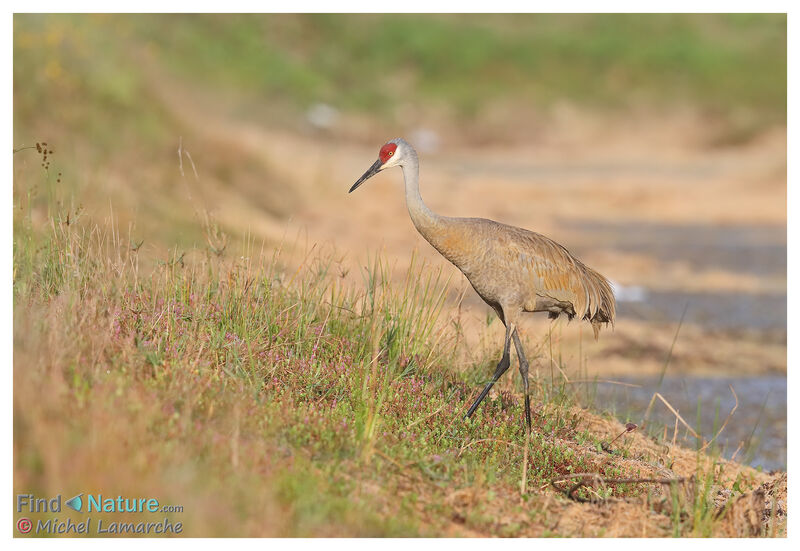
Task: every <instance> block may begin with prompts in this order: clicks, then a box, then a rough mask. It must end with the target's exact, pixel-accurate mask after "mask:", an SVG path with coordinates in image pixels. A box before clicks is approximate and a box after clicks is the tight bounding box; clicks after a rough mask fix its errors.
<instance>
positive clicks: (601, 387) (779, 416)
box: [586, 376, 786, 471]
mask: <svg viewBox="0 0 800 551" xmlns="http://www.w3.org/2000/svg"><path fill="white" fill-rule="evenodd" d="M616 380H617V381H619V382H625V383H632V384H638V385H641V386H640V387H626V386H621V385H614V384H607V383H597V384H590V385H588V386H589V388H588V396H587V398H586V401H587V402H589V403H590V404H591V405H593V406H594V407H596V408H599V409H605V410H608V411H611V412H612V413H614V414H615V415H616V416H617V417H618V418H619V419H620V420H622V421H624V422H628V421H630V422H633V423H637V424H641V421H642V419H643V416H644V414H645V412H646V410H647V406H648V404H649V403H650V400H651V398H652V397H653V393H654V392H659V393H660V394H661V395H662V396H664V398H665V399H666V400H667V401H668V402H669V403H670V404H671V405H672V407H674V408H675V409H676V410H677V411H678V412H679V413H680V415H681V416H682V417H683V418H684V419H685V420H686V422H687V423H689V425H691V426H692V427H693V428H694V429H695V430H697V410H698V400H699V401H700V430H699V431H698V432H699V433H700V434H701V435H702V436H703V437H704V438H705V439H706V440H708V439H710V438H711V437H712V436H713V435H714V434H715V433H716V432H717V430H719V427H720V426H721V425H722V423H723V422H724V420H725V418H726V417H727V416H728V414H729V413H730V411H731V409H732V408H733V406H734V405H735V403H736V402H735V399H734V397H733V395H732V394H731V391H730V389H729V387H728V385H731V386H732V387H733V389H734V390H735V391H736V394H737V396H738V398H739V406H738V408H737V409H736V411H735V412H734V413H733V416H732V417H731V419H730V421H729V422H728V424H727V426H726V427H725V429H724V430H723V432H722V433H721V434H720V436H719V438H718V439H717V443H718V445H719V451H720V453H721V454H722V456H723V457H727V458H730V457H731V456H732V455H733V454H734V453H736V459H737V460H738V461H743V462H745V463H748V464H749V465H751V466H753V467H759V466H761V467H763V469H764V470H767V471H770V470H785V469H786V378H785V377H775V376H770V377H747V378H699V377H665V378H664V380H663V381H662V382H661V384H660V385H659V381H658V378H647V379H641V378H639V379H636V378H618V379H616ZM587 405H589V404H587ZM649 426H650V431H651V432H652V431H654V430H657V429H658V428H661V429H662V430H663V427H664V426H666V427H668V428H667V433H668V435H669V436H668V439H670V440H671V438H672V434H673V431H674V426H675V416H674V415H673V414H672V413H671V412H670V411H669V410H668V409H667V408H666V406H664V405H663V403H661V402H660V401H658V400H657V401H656V404H655V405H654V406H653V410H652V411H651V414H650V421H649ZM715 427H716V428H715ZM678 438H679V440H682V443H683V444H684V445H688V446H696V439H695V438H694V437H691V436H689V437H687V431H686V430H685V429H683V430H679V431H678ZM737 448H738V449H739V451H738V452H736V450H737Z"/></svg>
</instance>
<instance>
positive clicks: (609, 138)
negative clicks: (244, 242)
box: [153, 78, 786, 377]
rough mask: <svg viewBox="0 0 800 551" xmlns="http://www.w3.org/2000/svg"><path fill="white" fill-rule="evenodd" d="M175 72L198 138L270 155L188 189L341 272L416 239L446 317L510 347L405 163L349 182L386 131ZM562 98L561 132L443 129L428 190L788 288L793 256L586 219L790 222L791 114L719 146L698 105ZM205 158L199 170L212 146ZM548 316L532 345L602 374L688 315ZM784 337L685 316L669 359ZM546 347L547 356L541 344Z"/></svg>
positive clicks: (589, 257)
mask: <svg viewBox="0 0 800 551" xmlns="http://www.w3.org/2000/svg"><path fill="white" fill-rule="evenodd" d="M175 86H176V85H175V84H174V83H170V82H169V81H168V80H167V79H165V78H157V79H154V84H153V88H154V93H156V94H157V95H158V96H159V97H160V99H162V101H163V102H164V104H165V105H166V106H167V107H168V109H169V110H170V111H171V112H172V114H173V116H174V117H175V118H176V119H177V120H179V121H180V122H181V124H183V125H185V127H186V128H188V129H189V131H188V133H187V135H186V136H184V137H183V140H184V141H183V143H184V144H185V147H187V148H189V147H192V146H193V145H196V144H198V143H205V142H208V143H211V144H215V145H214V147H219V148H222V149H227V150H232V151H236V152H237V154H238V155H244V156H246V157H247V158H248V159H251V160H253V161H254V162H256V163H257V164H258V166H259V167H261V169H262V170H261V174H263V175H264V181H263V186H262V187H259V188H256V189H255V190H254V189H243V188H239V187H238V185H237V183H236V182H228V183H227V185H225V186H220V185H219V182H215V181H213V179H210V178H208V177H205V178H200V180H199V181H192V178H191V177H188V178H187V180H186V182H187V189H188V190H189V191H188V192H187V193H189V194H191V200H192V201H193V202H195V203H196V204H199V205H200V206H201V208H204V209H207V210H208V211H209V212H211V213H212V214H213V216H214V217H215V219H216V220H218V221H219V223H220V224H221V225H222V226H223V227H225V228H226V230H227V231H228V232H229V233H232V234H236V233H239V234H244V233H248V234H249V235H250V236H252V238H253V240H254V242H256V243H258V242H260V241H262V240H265V241H266V242H268V243H282V244H283V247H284V249H285V250H286V251H287V253H288V254H289V256H290V257H291V258H292V260H291V261H290V262H289V263H290V264H292V263H295V264H299V263H300V262H302V259H303V258H305V255H306V253H307V251H308V250H309V249H311V248H312V247H313V248H315V249H316V250H326V251H333V254H334V255H335V256H336V258H337V259H339V260H340V269H341V270H342V273H347V274H348V275H347V276H346V277H347V278H350V279H352V280H354V281H360V274H359V266H363V265H365V264H366V261H367V258H368V256H369V255H374V254H375V252H376V251H381V252H382V253H383V254H384V255H385V257H386V258H387V259H389V260H390V262H392V263H394V264H395V266H396V273H397V274H398V277H401V275H402V274H403V273H404V271H405V269H406V268H407V267H408V265H409V263H410V261H411V257H412V252H414V251H416V252H417V254H418V255H419V257H420V258H421V259H423V260H424V261H426V262H427V263H429V264H430V266H431V267H432V268H433V269H441V270H443V272H444V273H445V275H446V276H450V277H451V293H450V294H451V299H450V300H449V301H448V305H447V307H446V308H445V316H444V319H443V321H444V322H446V323H448V322H451V321H453V320H456V319H457V320H458V321H459V322H460V323H461V325H462V327H463V334H462V337H463V338H464V339H465V340H466V342H467V344H468V346H467V349H468V353H469V349H474V348H475V347H477V346H484V347H487V346H488V347H489V349H490V350H491V349H494V348H498V349H499V346H500V343H501V341H502V336H501V335H502V328H501V326H500V324H499V323H496V321H495V322H494V323H491V324H490V325H489V326H488V333H487V331H486V329H487V318H491V315H489V310H488V308H487V307H486V306H485V305H484V304H483V303H482V302H481V300H480V299H479V297H477V295H476V294H475V293H474V291H473V290H472V289H471V288H470V287H469V285H468V283H467V282H466V280H465V279H464V278H463V276H462V275H461V274H460V272H458V271H457V270H456V269H455V268H454V267H453V266H452V265H450V264H449V263H448V262H447V261H446V260H444V259H442V258H441V257H440V256H439V255H438V253H437V252H436V251H435V250H434V249H433V248H432V247H431V246H430V245H429V244H427V243H426V242H425V241H424V239H423V238H422V237H421V236H420V235H419V234H418V233H417V232H416V231H415V229H414V227H413V225H412V224H411V221H410V219H409V217H408V213H407V211H406V207H405V204H404V197H403V190H402V186H403V184H402V174H401V172H400V170H392V171H387V172H385V173H381V174H379V175H377V176H375V177H374V178H373V179H372V180H371V181H369V182H368V183H367V184H365V185H364V186H362V187H361V188H360V189H359V190H358V191H357V192H355V193H353V194H348V193H347V190H348V189H349V187H350V186H351V185H352V183H353V182H354V181H355V180H356V179H357V178H358V177H359V176H360V175H361V174H362V173H363V171H364V170H365V169H366V168H368V167H369V165H371V164H372V162H373V161H374V159H375V158H376V156H377V151H378V148H379V147H380V145H381V144H382V141H381V140H375V141H374V143H373V142H372V140H367V139H365V140H361V141H356V140H352V139H347V140H345V139H337V138H336V136H333V135H323V134H321V133H314V132H311V131H308V132H306V133H302V132H296V131H288V130H285V129H277V128H270V127H267V126H265V125H264V124H261V123H259V122H257V121H253V120H245V119H243V118H242V117H241V116H238V117H237V116H233V115H231V114H230V113H226V110H225V107H224V106H222V107H220V106H218V105H214V104H213V102H212V101H211V100H210V99H207V100H204V99H203V98H201V97H199V96H198V95H197V94H191V93H188V94H187V93H184V92H185V91H181V90H180V89H177V88H176V87H175ZM563 111H564V112H563V113H557V114H558V117H556V119H554V124H553V128H552V132H550V133H548V134H543V133H542V132H541V130H539V131H538V133H534V134H533V137H532V139H531V141H530V142H514V143H504V144H503V145H502V147H501V146H492V145H486V146H480V147H478V146H470V145H465V144H464V143H460V144H459V141H458V140H457V139H456V138H454V139H453V140H452V141H453V142H454V143H456V145H452V146H451V145H449V141H448V140H447V139H446V137H444V139H443V140H442V145H441V148H440V149H439V150H438V151H434V152H424V151H421V152H420V158H421V191H422V195H423V197H424V199H425V200H426V202H427V203H428V205H429V206H430V207H431V208H432V209H433V210H435V211H437V212H439V213H442V214H445V215H451V216H479V217H487V218H492V219H495V220H499V221H502V222H505V223H509V224H513V225H518V226H521V227H525V228H528V229H531V230H534V231H538V232H540V233H543V234H545V235H548V236H550V237H551V238H553V239H555V240H556V241H559V242H561V243H562V244H564V245H565V246H566V247H567V248H569V249H572V250H580V251H581V258H582V260H584V261H585V262H586V263H587V264H589V265H590V266H593V267H594V268H595V269H597V270H598V271H600V272H601V273H603V274H604V275H606V276H607V277H609V278H610V279H612V280H614V281H615V282H617V283H619V284H622V285H624V286H641V287H644V288H647V289H653V290H662V291H690V292H725V293H730V294H731V297H732V298H731V300H735V299H736V296H737V295H738V294H742V295H744V294H750V293H762V292H778V293H780V292H783V293H785V290H786V275H785V271H781V270H766V271H758V270H756V271H753V270H749V269H730V268H729V267H725V266H722V267H720V266H714V265H708V266H703V265H702V263H701V264H700V265H698V264H697V263H695V264H692V263H687V262H685V261H683V260H681V259H680V258H669V257H664V255H663V254H662V255H661V256H660V257H659V256H656V255H651V254H649V252H648V251H647V250H646V248H645V250H638V251H634V252H631V251H625V250H620V249H619V248H616V247H615V246H614V243H608V242H606V243H605V244H603V245H601V246H599V247H598V246H597V242H596V239H595V238H596V235H595V232H593V231H592V230H590V229H589V230H586V229H581V224H585V223H601V224H608V223H610V224H633V225H634V226H633V227H635V224H637V223H643V224H651V225H652V224H664V225H677V226H681V225H691V226H694V225H697V226H700V227H710V228H739V227H750V226H770V227H778V229H780V227H781V226H783V227H785V224H786V133H785V129H778V130H773V131H770V132H767V133H763V134H761V135H760V136H759V137H757V138H756V139H755V140H753V141H751V142H749V143H748V144H746V145H744V146H737V147H724V148H720V147H711V146H709V145H706V143H707V140H706V137H704V136H705V134H704V132H705V129H704V126H703V124H704V123H703V121H702V120H698V118H697V117H696V116H690V115H686V116H672V117H668V118H667V117H662V118H655V117H652V116H651V117H635V118H633V119H632V120H628V121H626V122H625V123H624V124H621V123H620V122H619V120H617V119H609V118H603V117H600V116H588V115H583V114H580V113H574V112H572V111H570V110H569V109H566V110H563ZM343 133H344V134H346V132H343ZM392 137H394V136H393V135H387V136H385V139H387V140H388V139H390V138H392ZM195 160H196V162H197V163H198V165H200V167H199V171H200V172H201V173H202V172H203V169H204V167H203V159H202V158H201V159H195ZM186 170H188V167H186ZM257 172H258V171H257ZM275 212H281V213H283V214H282V215H275V214H274V213H275ZM668 238H669V237H668V236H665V239H668ZM747 262H748V260H747V259H743V260H742V263H743V264H742V265H743V266H745V267H747ZM462 295H463V300H460V301H459V297H460V296H462ZM542 317H543V316H539V315H536V316H530V318H531V319H530V321H529V322H528V323H526V324H525V326H524V327H523V328H522V331H523V334H524V336H525V337H526V338H527V340H528V342H529V345H531V346H539V345H541V344H542V342H543V338H542V337H543V336H547V335H548V334H550V335H551V337H550V338H551V339H556V346H555V348H556V350H559V351H560V353H561V356H562V359H563V361H564V363H566V364H567V365H569V366H570V367H569V369H571V370H572V371H573V373H579V374H580V376H590V377H591V376H603V377H604V376H612V375H630V374H652V373H658V372H660V370H661V369H662V367H663V365H664V361H665V358H666V357H667V355H668V354H669V349H670V346H671V345H672V340H673V338H674V336H675V334H676V331H677V330H678V324H677V321H676V320H666V321H665V320H654V321H652V322H651V321H647V320H633V319H630V318H620V319H618V321H617V324H616V327H615V328H614V330H613V332H612V331H607V332H605V333H603V334H602V335H601V338H600V341H599V342H597V343H594V342H591V339H590V338H589V335H590V332H589V331H588V327H587V328H582V327H581V325H580V324H578V323H575V322H574V323H570V324H566V323H564V322H562V321H559V322H557V323H556V325H555V326H553V327H552V334H551V333H550V330H551V326H550V324H549V322H548V321H547V320H546V319H542ZM785 338H786V337H785V329H784V330H783V331H777V332H775V331H773V332H765V331H750V330H736V331H724V330H718V329H712V328H709V327H704V326H703V325H702V324H697V323H686V324H684V325H683V326H682V327H681V329H680V334H679V338H678V340H677V341H676V344H675V347H674V350H673V353H672V357H671V358H672V359H671V362H670V370H671V372H684V373H689V372H691V373H697V374H704V375H708V374H712V375H742V374H758V373H785V371H786V341H785ZM549 345H550V341H548V347H547V348H548V349H549ZM540 348H542V347H540ZM538 362H539V363H540V364H542V365H544V366H545V367H547V366H549V359H548V358H545V357H542V355H541V354H540V357H539V360H538Z"/></svg>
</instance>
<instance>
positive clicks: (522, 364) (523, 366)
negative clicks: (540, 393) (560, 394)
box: [513, 329, 531, 433]
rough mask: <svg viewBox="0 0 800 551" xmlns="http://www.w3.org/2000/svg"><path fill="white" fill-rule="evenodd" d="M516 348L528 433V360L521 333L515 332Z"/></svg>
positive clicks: (529, 399)
mask: <svg viewBox="0 0 800 551" xmlns="http://www.w3.org/2000/svg"><path fill="white" fill-rule="evenodd" d="M513 336H514V348H516V349H517V359H519V374H520V375H521V376H522V388H523V390H524V391H525V422H526V423H527V427H528V433H530V432H531V397H530V396H529V395H528V360H527V358H525V351H524V350H523V349H522V341H521V340H520V338H519V331H517V330H516V329H515V331H514V334H513Z"/></svg>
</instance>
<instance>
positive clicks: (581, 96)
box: [13, 14, 787, 469]
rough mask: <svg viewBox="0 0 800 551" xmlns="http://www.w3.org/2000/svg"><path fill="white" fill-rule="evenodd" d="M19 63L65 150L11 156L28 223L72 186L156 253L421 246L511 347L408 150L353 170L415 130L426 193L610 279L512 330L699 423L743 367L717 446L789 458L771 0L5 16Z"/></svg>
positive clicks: (77, 202) (781, 135) (19, 108)
mask: <svg viewBox="0 0 800 551" xmlns="http://www.w3.org/2000/svg"><path fill="white" fill-rule="evenodd" d="M13 70H14V147H15V149H21V148H26V147H27V148H30V147H31V146H34V144H35V143H36V142H47V144H48V148H50V149H52V150H53V152H52V153H51V154H50V155H49V157H48V159H47V161H46V162H45V163H44V165H45V166H44V167H43V163H42V158H41V155H39V154H37V152H36V150H35V149H21V150H20V151H18V152H16V153H15V154H14V171H15V178H14V182H15V184H14V193H15V196H17V197H19V196H27V197H28V200H29V201H30V204H31V205H32V207H33V219H34V222H35V221H36V220H37V218H38V220H39V221H40V223H44V221H45V220H46V219H47V215H48V212H47V209H48V208H49V207H48V205H51V204H53V202H54V201H55V202H57V203H59V204H65V205H70V206H71V207H72V208H80V209H81V211H82V213H83V215H85V216H89V217H91V218H92V219H93V220H95V221H96V222H98V223H103V221H105V223H111V221H112V220H113V221H114V223H117V224H118V225H119V227H120V229H121V232H122V234H123V235H125V236H126V238H127V239H130V241H131V244H132V246H137V247H141V250H142V255H141V257H142V259H143V262H151V263H156V262H158V261H165V260H168V259H170V258H171V257H172V256H173V255H185V257H186V258H187V259H191V257H192V255H202V254H207V253H208V251H213V252H214V253H216V254H224V255H232V256H236V255H241V254H244V252H243V251H245V250H246V248H245V246H246V244H248V243H250V244H255V248H256V249H258V248H259V247H264V248H266V249H270V248H276V247H281V248H282V249H283V250H285V251H286V253H287V254H288V258H294V259H296V262H301V261H302V258H303V257H304V256H305V255H306V254H307V253H308V251H309V249H311V248H312V247H316V248H319V249H322V248H326V249H331V250H333V251H335V254H337V255H338V257H339V258H340V259H341V265H342V266H344V267H345V268H344V269H343V273H342V276H343V277H350V278H353V279H354V281H355V282H359V281H360V279H359V275H358V270H357V269H352V270H348V269H347V268H346V267H347V266H351V267H353V268H357V267H358V266H360V265H363V264H364V263H365V261H366V258H367V255H368V254H374V253H375V252H377V251H382V252H383V253H384V254H385V255H386V256H387V257H388V258H389V259H390V260H391V261H392V262H394V263H395V264H396V268H397V270H398V273H403V270H404V269H405V268H406V267H407V266H408V264H409V263H410V261H411V254H412V252H413V251H415V250H417V252H418V254H419V255H420V256H422V257H423V258H424V259H426V260H427V261H429V262H430V264H431V265H432V266H433V267H441V268H442V269H443V270H445V271H447V273H448V274H451V275H452V278H453V279H452V281H453V283H452V286H451V295H452V300H451V303H452V305H454V308H453V312H456V311H457V314H456V313H454V314H453V315H452V317H451V318H448V320H446V321H448V322H452V323H454V325H456V326H457V330H458V331H460V332H461V334H462V336H463V342H464V349H465V352H464V353H465V355H466V356H467V357H468V356H469V355H470V354H471V352H470V351H471V350H475V349H476V347H481V348H493V347H495V348H496V347H499V343H500V342H501V336H500V335H501V332H502V329H501V328H500V327H499V326H500V324H499V323H497V321H496V320H494V321H493V320H492V318H493V315H492V314H490V312H489V311H488V309H487V307H485V305H484V304H483V303H482V301H480V299H479V298H478V297H477V296H476V295H475V294H474V292H473V291H472V290H471V288H469V286H468V283H467V282H466V281H465V280H464V279H463V277H461V276H460V274H459V273H458V272H457V271H456V270H455V269H454V268H452V267H450V266H449V265H448V264H447V263H446V261H444V260H442V259H441V258H439V257H438V254H437V253H436V252H435V251H434V250H433V249H432V248H431V247H430V246H429V245H428V244H427V243H425V242H424V241H423V239H422V238H421V237H420V236H419V235H418V234H417V233H416V232H415V231H414V228H413V226H412V224H411V222H410V220H409V219H408V214H407V212H406V210H405V205H404V201H403V193H402V189H401V187H402V183H401V182H402V178H401V175H400V173H399V171H397V172H394V171H389V172H388V173H383V174H381V175H379V176H377V177H376V178H374V179H373V180H371V181H370V182H369V183H368V185H365V186H364V187H363V188H361V189H359V191H358V192H357V193H354V194H352V195H348V194H347V190H348V189H349V187H350V185H352V183H353V182H354V181H355V180H356V179H357V178H358V177H359V176H360V175H361V174H362V172H363V171H364V170H365V169H366V168H368V167H369V166H370V165H371V164H372V162H373V161H374V159H375V158H376V156H377V151H378V148H379V147H380V146H381V145H382V144H383V143H384V142H385V141H387V140H389V139H391V138H394V137H397V136H403V137H405V138H406V139H407V140H409V141H410V142H411V143H412V144H414V145H415V146H416V147H417V149H418V151H419V153H420V157H421V188H422V194H423V196H424V197H425V199H426V201H427V203H428V205H429V206H430V207H431V208H432V209H433V210H435V211H437V212H440V213H442V214H445V215H450V216H481V217H488V218H493V219H496V220H500V221H503V222H506V223H510V224H514V225H518V226H522V227H525V228H528V229H531V230H534V231H538V232H541V233H544V234H546V235H548V236H550V237H552V238H553V239H555V240H557V241H558V242H560V243H562V244H564V245H565V246H566V247H567V248H568V249H570V251H572V252H573V253H575V254H577V255H578V256H579V257H580V258H582V259H583V260H584V261H585V262H587V263H588V264H589V265H591V266H593V267H595V268H596V269H598V270H599V271H600V272H602V273H603V274H605V275H606V276H608V277H609V278H611V279H612V280H613V281H614V284H615V286H616V290H617V297H618V301H619V306H618V312H619V319H618V322H617V324H616V327H615V329H614V331H613V332H611V331H608V332H605V333H603V334H602V335H601V338H600V341H599V342H597V343H595V342H593V341H591V339H588V338H587V335H588V333H587V332H586V331H584V330H583V329H582V328H581V327H580V326H579V325H578V324H566V323H559V324H557V325H556V326H555V327H554V328H553V329H552V333H549V332H550V326H549V324H548V322H547V321H546V320H542V319H539V318H538V316H537V317H534V316H531V320H530V322H529V324H528V325H527V326H526V327H525V328H524V332H525V333H524V334H525V335H526V337H527V338H528V339H529V341H530V342H532V343H533V342H536V343H538V342H540V341H541V339H542V336H545V338H546V337H547V335H548V334H550V335H551V338H552V339H555V340H558V343H559V346H560V349H561V350H562V351H563V354H564V358H563V361H564V363H565V364H566V365H569V366H572V368H573V369H574V373H573V374H572V376H573V378H575V377H577V378H580V377H583V378H587V379H592V380H595V381H597V380H609V379H613V380H614V381H620V382H627V383H629V384H635V385H640V386H637V387H628V386H620V385H615V384H605V383H599V384H595V385H593V386H592V387H591V388H590V389H587V391H586V396H585V397H584V398H585V400H586V401H587V403H591V404H592V405H593V406H594V407H598V408H600V409H607V410H608V411H610V412H611V413H614V414H616V415H618V416H619V417H621V418H622V419H623V420H634V421H635V422H638V421H639V420H640V419H641V418H642V415H643V412H644V410H645V408H646V407H647V404H648V402H649V400H650V398H651V397H652V395H653V393H654V392H656V391H658V392H660V393H661V394H662V395H664V396H665V397H666V398H667V399H668V400H669V401H670V403H671V404H673V406H675V407H676V408H677V409H679V410H680V411H681V412H682V413H684V414H685V415H684V416H685V417H687V418H692V419H694V417H693V413H694V412H695V411H696V410H698V409H700V408H699V406H700V404H702V405H703V407H702V411H703V415H704V418H703V419H702V420H701V425H702V426H703V427H704V432H705V433H706V434H707V435H710V434H713V426H714V423H715V419H716V422H717V423H719V420H720V419H722V418H724V417H725V416H726V415H727V413H728V411H730V409H731V408H732V407H733V404H734V403H735V399H734V396H733V395H732V393H731V391H730V390H729V385H732V386H733V388H734V389H735V392H736V394H737V395H738V401H739V405H738V408H737V411H736V413H735V416H734V417H733V421H732V422H731V423H730V425H729V426H728V428H726V432H725V437H726V438H727V439H728V440H727V441H726V442H727V446H726V454H727V455H728V456H732V455H735V456H736V457H737V458H738V459H743V458H744V459H745V460H746V461H747V462H750V463H751V464H753V465H762V466H763V467H764V468H766V469H776V468H785V463H786V451H785V442H786V101H787V100H786V17H785V15H599V14H598V15H496V16H494V15H478V16H473V15H391V16H385V15H246V16H237V15H15V16H14V69H13ZM48 162H49V164H48ZM43 170H45V173H46V178H44V179H42V178H41V177H39V175H40V173H41V172H42V171H43ZM34 181H35V182H40V183H38V184H36V185H33V186H31V184H30V182H34ZM348 274H349V275H348ZM456 306H457V307H456ZM456 316H457V317H456ZM590 341H591V342H590ZM544 365H546V363H542V362H539V366H538V367H539V368H542V369H544V367H542V366H544ZM548 369H549V368H548ZM505 384H507V385H511V384H512V383H511V382H510V381H506V382H505ZM662 409H663V408H662ZM656 410H658V407H656ZM664 413H665V415H664V416H663V418H662V422H664V423H665V424H669V426H670V427H671V426H672V421H673V419H674V418H673V417H672V416H671V415H670V414H669V412H667V411H666V410H664ZM658 415H660V413H658V411H654V414H653V416H654V417H658ZM706 417H707V418H706Z"/></svg>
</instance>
